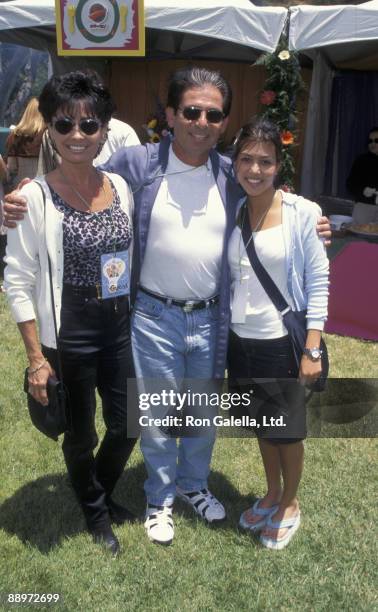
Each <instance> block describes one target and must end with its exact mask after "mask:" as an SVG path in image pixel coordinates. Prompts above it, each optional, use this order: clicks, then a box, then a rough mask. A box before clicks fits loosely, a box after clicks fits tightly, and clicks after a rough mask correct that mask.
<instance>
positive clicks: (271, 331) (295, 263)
mask: <svg viewBox="0 0 378 612" xmlns="http://www.w3.org/2000/svg"><path fill="white" fill-rule="evenodd" d="M281 150H282V149H281V139H280V133H279V130H278V129H277V127H276V126H275V125H273V124H272V123H270V122H268V121H266V120H262V119H254V120H252V121H250V122H249V123H247V124H246V125H245V126H244V127H243V128H242V130H241V132H240V135H239V138H238V140H237V143H236V146H235V154H234V164H235V171H236V175H237V179H238V181H239V183H240V185H241V186H242V187H243V189H244V191H245V192H246V197H245V199H244V201H243V203H242V205H241V208H240V210H239V214H238V222H237V226H236V228H235V230H234V232H233V234H232V236H231V239H230V244H229V264H230V268H231V277H232V295H233V297H232V323H231V331H230V343H229V355H228V363H229V378H230V381H234V382H235V381H239V384H240V381H241V380H242V379H244V381H245V382H246V383H248V380H249V381H251V379H263V378H264V379H268V381H267V382H264V383H263V382H260V383H258V382H257V383H256V382H252V388H253V391H254V393H253V399H252V408H254V414H253V415H252V416H254V417H255V418H256V427H255V432H256V435H257V437H258V441H259V446H260V452H261V456H262V460H263V464H264V469H265V474H266V481H267V492H266V494H265V495H264V497H262V498H261V499H258V500H257V501H256V503H255V504H254V505H253V507H252V508H249V509H248V510H246V511H245V512H243V514H242V515H241V518H240V525H241V526H242V527H244V528H246V529H249V530H251V531H254V532H258V531H261V536H260V541H261V543H262V544H263V545H264V546H266V547H268V548H274V549H280V548H283V547H284V546H286V545H287V544H288V543H289V541H290V540H291V538H292V537H293V535H294V533H295V531H296V530H297V529H298V527H299V524H300V510H299V503H298V498H297V490H298V486H299V483H300V479H301V474H302V467H303V441H302V440H303V438H304V437H305V407H304V393H303V389H304V388H303V386H302V385H304V384H306V383H310V382H313V381H314V380H316V379H317V378H318V377H319V375H320V373H321V355H320V352H319V346H320V339H321V331H322V329H323V324H324V321H325V319H326V316H327V296H328V260H327V256H326V253H325V248H324V245H323V243H322V241H321V239H320V238H319V237H318V235H317V232H316V223H317V220H318V218H319V216H320V215H321V211H320V208H319V207H318V206H317V205H315V204H313V203H312V202H309V201H307V200H305V199H303V198H301V197H299V196H297V195H294V194H289V193H285V192H283V191H281V190H279V189H276V187H275V184H276V179H277V176H278V174H279V170H280V159H281ZM247 223H249V228H250V231H249V235H248V240H247V245H248V242H250V241H251V240H253V241H254V246H255V249H256V253H257V256H258V258H259V260H260V262H261V263H262V264H263V266H264V268H265V269H266V270H267V272H268V273H269V275H270V276H271V278H272V279H273V281H274V282H275V284H276V285H277V287H278V288H279V290H280V291H281V293H282V294H283V296H284V297H285V299H286V301H287V302H288V304H289V305H290V306H291V307H292V308H293V309H294V310H305V309H307V341H306V349H305V353H304V355H303V357H302V360H301V363H300V368H299V372H298V368H297V366H296V362H295V359H294V354H293V350H292V348H291V344H290V339H289V337H288V334H287V330H286V328H285V325H284V323H283V320H282V317H281V315H280V313H279V312H278V310H277V309H276V308H275V307H274V305H273V303H272V302H271V300H270V298H269V297H268V295H267V293H266V292H265V290H264V289H263V287H262V285H261V284H260V282H259V280H258V278H257V276H256V274H255V272H254V270H253V268H252V266H251V264H250V261H249V258H248V255H247V252H246V246H247V245H245V241H243V237H242V233H243V230H244V234H245V231H246V230H245V224H247ZM297 378H299V381H300V383H301V384H298V383H297V381H296V379H297ZM290 379H291V380H290ZM247 387H248V389H250V388H251V384H247ZM278 417H280V419H279V420H276V419H277V418H278ZM274 424H276V426H275V427H274V426H273V425H274ZM281 477H282V481H283V482H281Z"/></svg>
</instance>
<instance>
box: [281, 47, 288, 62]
mask: <svg viewBox="0 0 378 612" xmlns="http://www.w3.org/2000/svg"><path fill="white" fill-rule="evenodd" d="M278 57H279V59H280V60H282V61H283V62H284V61H286V60H288V59H289V58H290V53H289V51H288V50H287V49H284V50H283V51H280V53H279V54H278Z"/></svg>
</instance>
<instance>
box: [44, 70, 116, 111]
mask: <svg viewBox="0 0 378 612" xmlns="http://www.w3.org/2000/svg"><path fill="white" fill-rule="evenodd" d="M78 102H83V103H84V106H85V109H86V111H87V112H88V114H89V115H93V116H95V117H97V118H98V119H99V120H100V121H101V123H108V122H109V121H110V119H111V117H112V114H113V112H114V110H115V104H114V102H113V100H112V97H111V95H110V92H109V90H108V89H107V87H105V85H104V84H103V82H102V81H101V79H100V77H99V76H98V74H97V73H96V72H94V71H87V72H82V71H80V70H76V71H75V72H67V73H66V74H63V75H61V76H53V77H52V78H51V79H50V80H49V81H48V82H47V83H46V85H45V86H44V88H43V89H42V92H41V95H40V96H39V112H40V113H41V115H42V117H43V119H44V120H45V122H46V123H51V121H52V119H53V117H55V115H56V112H57V110H58V109H63V110H64V111H65V112H67V113H69V114H71V113H73V112H74V109H75V106H76V104H77V103H78Z"/></svg>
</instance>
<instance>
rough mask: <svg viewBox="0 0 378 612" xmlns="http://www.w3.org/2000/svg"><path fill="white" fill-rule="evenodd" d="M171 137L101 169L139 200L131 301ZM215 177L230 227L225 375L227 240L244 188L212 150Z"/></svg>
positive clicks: (221, 334)
mask: <svg viewBox="0 0 378 612" xmlns="http://www.w3.org/2000/svg"><path fill="white" fill-rule="evenodd" d="M170 144H171V139H170V138H167V139H165V140H163V141H162V142H160V143H159V144H146V145H143V146H134V147H127V148H123V149H120V150H119V151H117V152H116V153H114V155H112V157H111V158H110V160H109V161H108V162H107V163H106V164H105V165H104V166H102V168H101V169H104V170H106V171H107V172H115V173H117V174H120V175H121V176H122V177H123V178H124V179H125V180H126V181H127V182H128V183H129V185H130V187H131V189H132V191H133V194H134V202H135V211H134V251H133V265H132V275H131V303H133V302H134V300H135V296H136V292H137V288H138V282H139V277H140V271H141V268H142V264H143V260H144V256H145V252H146V245H147V236H148V230H149V226H150V219H151V211H152V208H153V205H154V203H155V200H156V196H157V193H158V191H159V187H160V184H161V182H162V179H163V176H164V173H165V171H166V168H167V165H168V154H169V147H170ZM209 158H210V161H211V165H212V170H213V174H214V178H215V181H216V184H217V187H218V190H219V193H220V196H221V199H222V202H223V206H224V208H225V211H226V230H225V235H224V243H223V252H222V259H221V278H220V293H219V320H218V327H217V339H216V350H215V362H214V369H213V375H214V377H215V378H222V377H223V376H224V369H225V362H226V353H227V341H228V327H229V322H230V272H229V267H228V260H227V243H228V240H229V238H230V235H231V232H232V230H233V228H234V226H235V214H236V206H237V203H238V201H239V199H240V196H241V190H240V187H239V186H238V185H237V184H236V182H235V180H234V175H233V170H232V165H231V161H230V159H228V158H226V157H223V156H222V155H219V153H218V152H217V151H216V150H215V149H212V150H211V151H210V155H209Z"/></svg>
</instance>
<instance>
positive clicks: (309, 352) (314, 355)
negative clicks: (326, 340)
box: [303, 346, 323, 361]
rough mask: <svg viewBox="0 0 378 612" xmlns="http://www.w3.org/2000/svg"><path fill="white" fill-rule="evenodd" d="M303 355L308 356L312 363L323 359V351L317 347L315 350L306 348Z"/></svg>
mask: <svg viewBox="0 0 378 612" xmlns="http://www.w3.org/2000/svg"><path fill="white" fill-rule="evenodd" d="M303 354H304V355H306V357H308V358H309V359H311V361H319V359H321V358H322V355H323V351H322V350H321V349H320V348H319V347H317V346H315V347H314V348H304V349H303Z"/></svg>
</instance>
